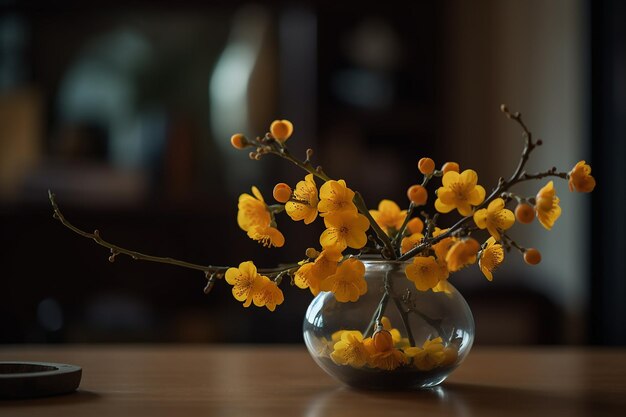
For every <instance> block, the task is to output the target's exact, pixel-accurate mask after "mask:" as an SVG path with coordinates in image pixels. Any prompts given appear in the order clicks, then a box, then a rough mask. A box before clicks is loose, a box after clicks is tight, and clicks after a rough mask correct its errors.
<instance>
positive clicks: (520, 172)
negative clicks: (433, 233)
mask: <svg viewBox="0 0 626 417" xmlns="http://www.w3.org/2000/svg"><path fill="white" fill-rule="evenodd" d="M500 109H501V111H502V112H503V113H504V114H505V115H506V116H507V117H508V118H509V119H512V120H514V121H515V122H517V123H518V124H519V125H520V126H521V128H522V131H523V137H524V140H525V143H524V150H523V151H522V156H521V157H520V161H519V163H518V165H517V168H516V169H515V171H514V172H513V174H512V175H511V177H510V178H509V180H505V179H504V178H500V179H499V180H498V185H497V186H496V187H495V188H494V189H493V191H492V192H491V194H489V196H488V197H487V198H485V200H483V202H482V203H481V204H479V205H478V206H476V207H475V210H479V209H481V208H484V207H486V206H487V205H488V204H489V203H490V202H491V201H493V200H494V199H495V198H497V197H499V196H500V195H501V194H502V193H503V192H505V191H507V190H508V189H509V188H511V187H512V186H513V185H515V184H518V183H520V182H523V181H529V180H535V179H541V178H545V177H559V178H567V174H566V173H564V172H556V169H555V168H552V169H550V170H548V171H545V172H540V173H537V174H532V175H530V174H527V173H526V172H524V167H525V166H526V162H528V158H529V156H530V153H531V152H532V151H533V149H535V148H536V147H537V146H539V145H540V144H541V142H540V141H537V142H533V141H532V134H531V133H530V131H529V130H528V128H527V127H526V125H525V124H524V122H523V121H522V115H521V114H520V113H513V114H512V113H510V112H509V110H508V109H507V108H506V106H504V105H502V107H501V108H500ZM472 219H473V215H470V216H466V217H463V218H462V219H460V220H459V221H457V222H456V223H455V224H454V225H453V226H452V227H450V228H449V229H448V231H446V232H445V233H442V234H440V235H438V236H437V237H432V238H428V239H424V241H423V242H422V243H420V244H419V245H417V246H415V247H414V248H412V249H411V250H409V251H408V252H406V253H405V254H403V255H402V256H400V257H399V258H398V260H399V261H405V260H407V259H411V258H412V257H414V256H416V255H417V254H419V253H420V252H422V251H424V250H426V249H428V248H429V247H431V246H432V245H434V244H436V243H437V242H439V241H441V240H442V239H445V238H446V237H448V236H450V235H452V234H453V233H455V232H457V231H458V230H459V229H461V228H462V227H464V226H465V225H466V224H467V223H468V222H470V221H471V220H472Z"/></svg>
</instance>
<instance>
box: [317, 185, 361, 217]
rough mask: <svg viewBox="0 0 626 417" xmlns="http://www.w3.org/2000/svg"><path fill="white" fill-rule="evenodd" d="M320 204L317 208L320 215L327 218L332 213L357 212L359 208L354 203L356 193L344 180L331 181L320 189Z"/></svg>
mask: <svg viewBox="0 0 626 417" xmlns="http://www.w3.org/2000/svg"><path fill="white" fill-rule="evenodd" d="M319 198H320V202H319V204H318V206H317V208H318V210H319V211H320V215H321V216H322V217H323V216H326V215H327V214H330V213H336V212H342V211H349V212H352V213H356V212H357V208H356V206H355V205H354V203H353V202H352V200H353V199H354V191H352V190H351V189H349V188H348V187H347V186H346V182H345V181H344V180H339V181H335V180H329V181H326V182H325V183H324V184H322V186H321V187H320V196H319Z"/></svg>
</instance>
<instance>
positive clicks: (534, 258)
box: [524, 248, 541, 265]
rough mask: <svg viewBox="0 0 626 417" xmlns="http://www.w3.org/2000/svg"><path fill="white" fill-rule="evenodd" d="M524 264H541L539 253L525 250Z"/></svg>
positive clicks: (535, 250)
mask: <svg viewBox="0 0 626 417" xmlns="http://www.w3.org/2000/svg"><path fill="white" fill-rule="evenodd" d="M524 262H526V263H527V264H528V265H537V264H538V263H539V262H541V252H539V251H538V250H537V249H535V248H530V249H526V251H524Z"/></svg>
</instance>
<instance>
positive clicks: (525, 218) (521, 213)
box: [515, 203, 535, 224]
mask: <svg viewBox="0 0 626 417" xmlns="http://www.w3.org/2000/svg"><path fill="white" fill-rule="evenodd" d="M515 218H516V219H517V221H518V222H520V223H523V224H528V223H532V221H533V220H534V219H535V209H534V208H533V207H532V206H531V205H530V204H526V203H520V204H518V205H517V207H515Z"/></svg>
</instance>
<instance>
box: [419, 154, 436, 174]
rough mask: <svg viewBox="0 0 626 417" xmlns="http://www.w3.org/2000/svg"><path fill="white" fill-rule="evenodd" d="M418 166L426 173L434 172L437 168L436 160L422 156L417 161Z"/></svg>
mask: <svg viewBox="0 0 626 417" xmlns="http://www.w3.org/2000/svg"><path fill="white" fill-rule="evenodd" d="M417 168H418V169H419V170H420V172H421V173H422V174H424V175H429V174H432V173H433V171H434V170H435V161H433V160H432V159H430V158H422V159H420V160H419V162H418V163H417Z"/></svg>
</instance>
